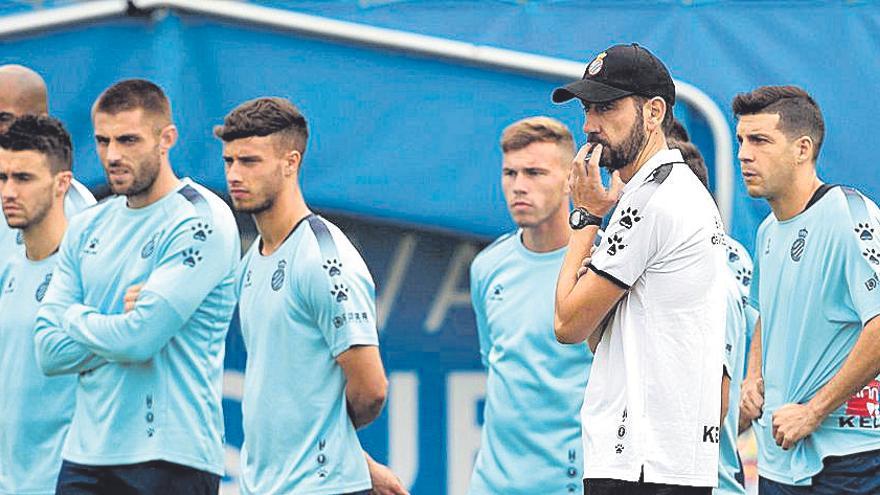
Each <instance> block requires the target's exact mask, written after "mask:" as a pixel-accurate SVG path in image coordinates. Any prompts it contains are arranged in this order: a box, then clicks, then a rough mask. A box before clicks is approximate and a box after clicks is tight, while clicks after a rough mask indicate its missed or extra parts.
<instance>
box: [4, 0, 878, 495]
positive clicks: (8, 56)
mask: <svg viewBox="0 0 880 495" xmlns="http://www.w3.org/2000/svg"><path fill="white" fill-rule="evenodd" d="M71 3H73V2H69V1H67V2H64V1H57V2H51V1H49V2H45V4H46V5H49V6H57V5H69V4H71ZM251 3H256V4H261V5H265V6H269V7H277V8H282V9H294V10H296V11H298V12H303V13H308V14H313V15H318V16H325V17H330V18H334V19H340V20H346V21H351V22H356V23H364V24H369V25H374V26H381V27H386V28H391V29H399V30H403V31H409V32H416V33H423V34H428V35H432V36H438V37H441V38H449V39H454V40H459V41H466V42H471V43H476V44H481V45H490V46H494V47H500V48H507V49H511V50H518V51H523V52H528V53H535V54H541V55H545V56H550V57H558V58H563V59H569V60H579V61H584V62H586V61H587V60H589V59H591V58H592V57H593V56H594V55H595V54H596V53H597V52H599V51H601V50H602V49H603V48H606V47H607V46H610V45H612V44H615V43H624V42H631V41H635V42H639V43H641V44H643V45H645V46H647V47H649V48H650V49H651V50H652V51H653V52H654V53H656V54H657V55H658V56H659V57H660V58H661V59H663V60H664V61H665V62H666V63H667V64H668V66H669V67H670V69H671V72H672V74H673V76H674V77H675V78H676V79H679V80H681V81H685V82H688V83H690V84H692V85H694V86H696V87H697V88H699V89H701V90H702V91H704V92H705V93H706V94H708V95H709V96H710V97H711V98H712V99H713V100H714V101H715V103H716V104H717V105H718V106H720V107H721V108H722V109H723V110H724V111H725V114H726V115H727V116H728V118H729V130H730V131H731V132H732V131H733V128H734V124H735V123H734V121H733V118H732V115H730V112H729V104H730V101H731V99H732V98H733V97H734V96H735V95H736V94H737V93H738V92H742V91H747V90H749V89H752V88H754V87H756V86H758V85H762V84H798V85H801V86H803V87H805V88H806V89H807V90H809V91H810V92H812V93H813V94H814V96H815V97H816V99H817V100H818V102H819V104H820V105H821V107H822V109H823V111H824V114H825V117H826V122H827V129H828V134H827V137H826V142H825V145H824V147H823V151H822V155H821V157H820V161H819V170H820V174H821V175H822V176H823V177H824V178H825V179H826V181H829V182H837V183H845V184H849V185H853V186H855V187H857V188H859V189H861V190H862V191H864V192H865V193H867V194H868V195H869V196H871V197H873V198H880V174H877V173H876V170H877V168H876V166H875V164H874V156H873V146H874V144H875V140H874V139H873V137H874V136H876V135H878V131H880V129H878V127H880V124H878V122H877V120H876V118H875V114H876V107H877V104H876V102H875V98H873V97H872V95H873V91H874V90H875V89H876V88H878V87H880V35H878V33H880V5H878V4H877V3H873V2H857V1H827V2H820V1H812V0H803V1H772V2H758V1H746V0H740V1H700V0H694V1H681V2H679V1H662V2H648V1H636V0H631V1H613V2H612V1H579V2H576V1H562V0H556V1H551V0H547V1H528V0H521V1H482V2H473V1H393V0H387V1H379V0H377V1H368V0H362V1H351V0H346V1H327V0H322V1H317V0H315V1H298V2H295V3H294V2H281V1H261V2H251ZM27 11H30V9H29V8H28V7H27V6H26V5H25V3H24V2H20V1H17V2H9V1H0V14H7V15H8V14H17V13H21V12H27ZM0 63H21V64H24V65H28V66H30V67H32V68H34V69H36V70H37V71H39V72H40V73H42V74H43V75H44V76H45V78H46V80H47V82H48V84H49V90H50V96H51V102H50V106H51V111H52V113H54V114H55V115H57V116H59V117H60V118H61V119H62V120H64V121H65V123H66V124H67V125H68V127H69V129H70V130H71V132H72V134H73V135H74V139H75V145H76V162H75V163H76V164H75V173H76V174H77V176H78V177H79V178H81V179H82V180H83V181H84V182H86V183H87V184H88V185H90V186H93V187H95V186H99V185H100V184H102V183H103V173H102V171H101V169H100V166H99V164H98V162H97V158H96V156H95V153H94V146H93V144H92V133H91V123H90V120H89V109H90V106H91V104H92V102H93V101H94V99H95V97H96V96H97V95H98V94H99V93H100V91H101V90H102V89H104V88H105V87H107V86H108V85H110V84H112V83H113V82H115V81H117V80H119V79H122V78H127V77H146V78H149V79H152V80H155V81H156V82H158V83H160V84H161V85H162V86H163V87H164V88H165V89H166V90H167V91H168V93H169V96H170V97H171V100H172V104H173V107H174V115H175V118H176V121H177V124H178V127H179V128H180V135H181V141H180V143H179V144H178V146H177V147H176V148H175V150H174V152H173V153H172V162H173V163H174V165H175V167H176V168H177V169H178V171H179V172H180V173H181V174H182V175H188V176H191V177H193V178H194V179H196V180H198V181H200V182H203V183H205V184H207V185H208V186H210V187H212V188H214V189H216V190H218V191H221V192H222V191H224V190H225V186H224V181H223V164H222V161H221V159H220V150H221V146H220V143H219V142H218V141H217V140H216V139H215V138H213V136H212V134H211V127H212V126H213V125H215V124H218V123H220V122H221V121H222V117H223V115H225V114H226V112H228V111H229V110H230V109H232V108H233V107H234V106H235V105H237V104H238V103H240V102H241V101H243V100H246V99H250V98H254V97H258V96H263V95H280V96H286V97H289V98H291V99H292V100H293V101H295V102H296V103H297V104H298V105H299V106H300V107H301V109H302V110H303V111H304V113H305V114H306V116H307V117H308V118H309V121H310V125H311V131H312V137H311V139H310V142H309V149H308V151H307V153H306V160H305V166H304V171H303V174H304V176H303V182H304V188H305V192H306V196H307V198H308V200H309V201H310V202H311V203H312V204H313V205H314V206H316V207H318V208H320V209H323V210H324V211H334V212H341V213H345V214H347V215H349V216H352V215H353V216H354V217H356V218H360V219H364V218H368V219H370V221H369V222H365V221H363V220H361V221H350V225H349V228H350V229H351V230H352V231H353V233H354V234H355V237H358V238H359V239H361V240H360V241H359V242H362V244H363V247H364V252H365V255H366V257H367V261H368V263H369V264H370V266H371V268H372V269H373V270H374V275H375V277H376V279H377V283H378V286H379V291H380V295H381V293H382V291H383V289H385V288H387V287H388V286H389V285H391V286H394V283H395V282H393V281H394V280H395V279H394V276H392V275H393V274H394V273H395V271H394V267H393V265H394V263H393V261H394V260H395V259H399V260H407V261H408V265H406V266H408V270H407V271H406V274H405V276H404V277H403V282H402V283H400V284H398V285H397V292H396V299H395V300H397V302H396V303H394V304H393V305H390V306H389V307H388V309H387V311H388V314H387V316H386V322H385V323H386V324H385V326H384V329H383V334H382V341H383V346H384V348H385V359H386V364H387V366H388V368H389V371H390V372H391V374H392V386H394V385H395V384H397V386H398V390H401V392H399V394H398V397H400V399H399V400H400V401H401V402H398V403H397V405H396V406H393V407H391V408H390V409H391V413H388V414H386V415H384V416H383V418H382V419H381V420H380V421H379V423H378V424H377V425H376V426H374V427H371V428H369V429H368V430H366V432H365V433H364V435H363V438H364V440H365V444H366V445H367V447H368V448H370V449H371V450H372V451H373V452H375V453H376V455H377V457H378V458H380V459H383V460H385V459H388V454H389V450H392V449H391V448H390V447H389V445H391V444H392V443H393V441H392V440H389V436H393V433H391V432H390V429H391V428H390V427H389V424H390V423H389V422H390V421H392V420H390V419H389V417H388V416H391V415H392V414H393V411H395V410H398V409H394V407H399V408H400V409H399V411H400V415H399V416H398V417H399V418H403V416H405V413H406V412H407V411H413V410H414V411H418V412H419V414H418V415H417V423H416V424H415V425H414V426H413V425H411V424H409V426H407V425H408V423H406V422H405V421H403V419H401V423H400V426H399V429H400V430H401V431H408V430H406V428H408V427H412V428H415V430H414V434H415V437H414V441H415V443H414V444H407V443H406V442H404V441H403V440H400V442H401V443H400V444H399V445H402V446H403V447H400V448H401V449H403V451H406V452H410V450H409V449H415V450H413V451H412V452H414V453H415V454H414V455H415V456H416V457H417V459H416V461H417V462H415V465H413V463H412V462H411V463H410V464H407V460H405V459H404V460H401V459H400V458H399V459H397V461H396V465H397V467H398V468H401V467H402V468H401V470H402V471H404V476H403V477H404V478H405V479H406V480H407V481H408V482H409V483H411V485H412V489H413V493H418V494H427V495H431V494H441V493H460V492H461V490H462V486H463V485H462V484H461V479H462V478H463V477H466V471H467V469H468V462H469V461H470V457H472V455H473V454H472V448H473V447H474V446H473V445H472V443H468V442H470V440H467V439H469V438H471V437H472V436H473V434H474V431H478V430H474V429H473V426H474V425H477V427H478V423H479V420H480V418H479V414H478V411H479V407H478V404H479V400H478V396H479V384H478V382H479V375H471V374H469V373H470V372H472V371H474V370H478V369H479V362H478V358H477V352H476V336H475V335H474V330H473V322H472V318H471V316H470V313H469V311H468V309H467V297H466V290H467V289H466V287H467V283H466V273H459V272H457V271H456V270H459V269H460V268H461V266H464V268H466V265H462V263H466V261H467V260H468V259H469V256H471V255H472V254H473V253H472V250H473V245H472V244H470V243H469V241H468V239H474V238H479V239H488V238H491V237H494V236H496V235H498V234H500V233H502V232H504V231H506V230H509V229H510V228H511V227H512V224H511V222H510V220H509V218H508V216H507V213H506V210H505V208H504V205H503V201H502V197H501V191H500V186H499V164H500V159H501V156H500V151H499V150H498V146H497V141H498V136H499V134H500V131H501V130H502V129H503V128H504V127H505V126H506V125H507V124H509V123H510V122H512V121H513V120H516V119H519V118H522V117H526V116H530V115H536V114H546V115H550V116H554V117H557V118H559V119H561V120H563V121H564V122H566V123H567V124H569V125H570V126H571V128H572V129H573V131H574V132H575V135H576V136H577V137H578V140H579V141H580V142H583V134H582V132H581V131H580V130H579V129H580V126H581V124H582V115H581V110H580V107H579V106H578V105H576V104H569V105H563V106H556V105H552V104H551V103H550V101H549V94H550V91H551V90H552V89H553V87H555V86H557V85H558V83H559V82H560V81H553V80H550V79H542V78H538V77H535V76H530V75H522V74H516V73H513V72H509V71H499V70H493V69H488V68H486V67H480V66H476V65H466V64H462V63H457V62H454V61H449V60H437V59H432V58H429V57H426V56H422V55H413V54H407V53H405V52H400V51H396V52H392V51H387V50H382V49H377V48H375V47H367V46H357V45H355V44H352V43H345V42H338V41H328V40H323V39H319V38H315V37H305V36H302V35H297V34H294V33H290V32H286V31H282V30H280V29H269V28H264V27H260V26H258V25H255V24H246V23H241V22H236V21H235V20H233V19H223V20H220V19H216V18H208V17H204V16H199V15H194V14H191V13H186V12H183V11H170V12H167V13H165V14H162V15H153V16H142V17H122V16H120V17H113V18H109V19H104V20H100V21H89V22H82V23H78V24H74V25H70V26H66V27H63V28H57V29H52V30H49V31H37V32H29V33H25V34H17V35H14V36H11V37H10V36H7V37H5V38H0ZM676 113H677V114H678V115H679V116H680V117H682V118H684V119H685V120H686V121H687V122H688V123H689V126H690V127H691V130H692V132H693V134H694V140H695V142H697V143H698V144H699V145H700V146H701V148H702V149H703V151H704V153H705V154H706V155H707V158H708V159H709V160H708V161H709V163H710V166H711V164H712V163H713V162H714V159H713V158H714V156H713V153H712V146H713V143H712V138H711V134H710V133H709V132H708V130H707V127H706V124H705V122H704V121H703V118H702V116H701V115H700V114H699V112H696V111H694V110H693V109H687V108H676ZM734 182H735V191H734V202H733V207H734V209H733V216H732V221H731V224H730V225H729V228H730V230H731V232H732V233H733V235H734V236H735V237H736V238H738V239H739V240H740V241H742V242H743V243H744V244H745V245H746V246H747V247H749V248H751V246H752V245H753V242H754V241H753V236H754V232H755V229H756V228H757V225H758V224H759V223H760V221H761V219H762V218H763V217H764V216H765V215H766V214H767V212H768V209H767V207H766V206H765V205H764V204H763V203H762V202H760V201H757V200H752V199H750V198H748V196H747V195H746V194H745V192H744V188H743V187H742V184H741V181H740V180H739V177H738V176H736V177H735V178H734ZM376 220H381V221H382V222H380V223H383V224H384V223H387V222H390V223H392V224H395V223H396V224H397V225H399V226H406V227H407V228H406V229H399V228H398V229H397V230H394V229H395V228H393V227H387V226H385V227H379V226H377V225H378V224H377V223H375V221H376ZM389 228H390V229H392V230H393V232H391V233H388V232H387V231H385V230H382V229H389ZM377 229H378V230H377ZM437 229H441V230H443V231H445V232H446V233H448V234H449V235H446V234H444V235H440V234H437V233H433V234H429V233H424V232H422V233H421V234H416V232H417V231H425V230H432V231H436V230H437ZM407 235H411V236H415V238H418V239H419V242H417V243H416V245H415V246H414V247H413V248H412V249H413V251H412V252H411V253H410V257H409V258H407V257H406V256H404V254H406V253H407V251H406V249H403V251H397V250H398V249H401V245H404V246H407V245H409V244H407V243H408V242H409V241H406V240H405V239H407V237H406V236H407ZM395 253H397V254H400V255H401V256H399V257H395V256H397V254H395ZM462 277H465V278H462ZM447 282H448V283H447ZM444 283H447V286H444V285H443V284H444ZM444 294H445V295H444ZM387 301H388V300H386V303H387ZM438 304H439V306H438ZM444 305H446V306H445V307H446V310H443V306H444ZM438 308H439V309H438ZM438 320H439V323H438ZM236 338H237V334H236V332H235V331H233V332H232V333H231V336H230V339H231V341H230V342H231V344H230V352H229V359H228V363H229V366H230V370H231V371H234V370H241V369H242V364H243V362H244V354H243V350H242V349H241V347H240V345H239V344H238V343H237V341H236V340H235V339H236ZM474 376H476V378H474ZM395 378H396V379H397V381H395ZM232 389H234V386H233V387H231V389H230V392H229V394H228V395H227V397H228V399H229V400H228V401H227V404H226V405H227V410H228V411H229V421H228V428H229V440H230V444H231V447H230V448H231V449H234V448H235V447H237V445H238V444H239V443H240V436H241V432H240V425H238V423H237V416H236V415H237V414H238V411H237V403H236V397H235V396H236V392H235V390H232ZM394 393H395V392H394V389H392V402H393V401H394V400H395V395H394ZM475 397H477V398H476V399H475ZM474 400H476V401H477V402H476V405H475V404H474ZM472 413H473V414H472ZM394 424H397V423H394ZM455 428H457V429H459V430H460V435H458V438H457V439H456V438H455V437H456V435H453V434H452V433H453V429H455ZM461 439H465V440H461ZM398 440H399V439H398ZM452 442H464V443H460V444H458V447H456V448H457V449H458V451H457V452H452V451H451V449H452V448H453V447H454V446H453V445H451V443H452ZM231 453H232V454H234V450H231ZM391 454H392V455H391V458H392V461H394V460H395V458H394V453H393V452H392V453H391ZM398 455H399V456H401V457H403V456H404V454H400V453H399V454H398ZM406 455H407V456H410V457H412V456H411V455H410V454H406ZM462 456H463V460H462ZM409 461H413V459H411V458H410V459H409ZM231 471H233V474H234V471H235V469H231ZM462 473H464V474H462Z"/></svg>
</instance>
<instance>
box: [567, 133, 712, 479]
mask: <svg viewBox="0 0 880 495" xmlns="http://www.w3.org/2000/svg"><path fill="white" fill-rule="evenodd" d="M724 242H725V240H724V230H723V226H722V223H721V216H720V215H719V214H718V209H717V208H716V206H715V203H714V202H713V200H712V197H711V196H710V195H709V193H708V191H706V188H705V187H704V186H703V185H702V184H701V183H700V181H699V180H698V179H697V178H696V176H695V175H694V174H693V173H692V172H691V171H690V169H689V168H688V166H687V165H686V164H684V163H683V161H682V158H681V153H680V152H679V151H678V150H663V151H660V152H658V153H657V154H655V155H654V156H653V157H652V158H651V159H650V160H649V161H648V162H647V163H645V164H644V165H643V166H642V168H641V169H639V171H638V172H637V173H636V175H635V176H634V177H633V178H632V179H631V180H630V181H629V182H628V183H627V184H626V186H625V187H624V189H623V195H622V196H621V199H620V202H619V203H618V206H617V208H616V209H615V211H614V214H613V215H612V216H611V220H610V222H609V224H608V227H607V229H606V230H605V236H604V238H603V239H602V243H601V244H600V246H599V248H598V249H597V250H596V252H595V253H594V254H593V259H592V265H591V269H592V270H593V271H594V272H596V273H597V274H599V275H600V276H603V277H605V278H607V279H609V280H611V281H612V282H614V283H616V284H617V285H619V286H620V287H622V288H625V289H627V292H626V294H624V296H623V297H622V299H621V300H620V303H619V304H618V305H617V306H616V307H615V308H614V309H612V310H611V313H610V315H609V318H607V319H606V322H605V324H604V330H603V335H602V338H601V340H600V343H599V347H598V348H597V350H596V354H595V358H594V360H593V368H592V371H591V375H590V381H589V383H588V385H587V389H586V392H585V395H584V397H585V399H584V405H583V408H582V409H581V421H582V426H583V441H584V477H585V478H612V479H618V480H626V481H637V480H639V478H640V476H641V475H642V473H644V481H646V482H651V483H664V484H673V485H689V486H715V485H716V484H717V481H718V439H719V427H720V424H719V422H720V416H721V375H722V363H723V357H722V350H723V339H724V320H725V291H724V286H723V283H721V281H722V280H723V277H727V276H729V275H728V274H727V271H726V270H727V267H726V266H725V260H724V253H725V249H724Z"/></svg>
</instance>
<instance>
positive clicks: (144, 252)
mask: <svg viewBox="0 0 880 495" xmlns="http://www.w3.org/2000/svg"><path fill="white" fill-rule="evenodd" d="M163 232H164V230H163V231H161V232H156V233H155V234H153V235H152V236H150V240H149V241H147V243H146V244H144V247H143V248H141V258H143V259H147V258H149V257H150V256H152V255H153V253H154V252H156V244H157V243H158V242H159V237H160V236H161V235H162V233H163Z"/></svg>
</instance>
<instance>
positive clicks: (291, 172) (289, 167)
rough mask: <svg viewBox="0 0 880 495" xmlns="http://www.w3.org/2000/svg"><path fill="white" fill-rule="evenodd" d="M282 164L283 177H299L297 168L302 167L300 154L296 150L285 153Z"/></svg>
mask: <svg viewBox="0 0 880 495" xmlns="http://www.w3.org/2000/svg"><path fill="white" fill-rule="evenodd" d="M284 158H285V164H284V175H285V177H290V176H296V175H299V167H300V165H302V153H300V152H299V151H298V150H290V151H288V152H287V155H286V156H285V157H284Z"/></svg>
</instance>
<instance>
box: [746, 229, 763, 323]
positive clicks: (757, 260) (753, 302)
mask: <svg viewBox="0 0 880 495" xmlns="http://www.w3.org/2000/svg"><path fill="white" fill-rule="evenodd" d="M763 245H764V238H763V236H762V235H761V231H760V230H758V235H757V237H756V238H755V257H754V259H753V262H754V266H753V268H752V283H751V284H749V306H751V307H752V308H753V309H754V310H755V311H757V312H760V311H761V302H760V300H759V296H760V294H759V292H758V289H759V288H760V286H761V256H763V254H761V250H762V249H763V248H762V247H761V246H763ZM752 331H754V328H751V329H749V332H752Z"/></svg>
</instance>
